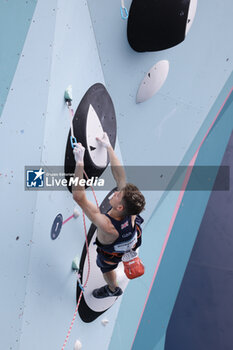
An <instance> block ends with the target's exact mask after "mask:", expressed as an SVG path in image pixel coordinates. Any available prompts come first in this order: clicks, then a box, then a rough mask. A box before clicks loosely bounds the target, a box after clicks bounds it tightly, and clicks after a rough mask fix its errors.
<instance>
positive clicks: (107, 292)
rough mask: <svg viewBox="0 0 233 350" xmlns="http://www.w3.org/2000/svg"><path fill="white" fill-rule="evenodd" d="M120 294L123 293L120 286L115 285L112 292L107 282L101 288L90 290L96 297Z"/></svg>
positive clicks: (117, 295)
mask: <svg viewBox="0 0 233 350" xmlns="http://www.w3.org/2000/svg"><path fill="white" fill-rule="evenodd" d="M121 294H123V291H122V289H121V288H120V287H116V289H115V291H114V292H112V291H111V290H110V289H109V287H108V285H107V284H106V286H103V287H101V288H97V289H94V290H93V292H92V295H93V296H94V297H95V298H98V299H102V298H107V297H119V296H120V295H121Z"/></svg>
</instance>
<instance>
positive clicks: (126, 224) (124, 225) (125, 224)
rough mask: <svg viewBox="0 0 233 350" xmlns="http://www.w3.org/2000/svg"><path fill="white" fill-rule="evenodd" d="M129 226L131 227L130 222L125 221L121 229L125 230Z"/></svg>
mask: <svg viewBox="0 0 233 350" xmlns="http://www.w3.org/2000/svg"><path fill="white" fill-rule="evenodd" d="M127 226H129V222H128V220H127V221H125V222H124V223H123V224H121V229H122V230H123V229H124V228H126V227H127Z"/></svg>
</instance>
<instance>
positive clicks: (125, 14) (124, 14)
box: [121, 6, 129, 19]
mask: <svg viewBox="0 0 233 350" xmlns="http://www.w3.org/2000/svg"><path fill="white" fill-rule="evenodd" d="M128 17H129V14H128V11H127V8H126V7H122V6H121V18H122V19H127V18H128Z"/></svg>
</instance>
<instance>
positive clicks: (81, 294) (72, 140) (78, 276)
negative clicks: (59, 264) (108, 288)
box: [62, 98, 99, 350]
mask: <svg viewBox="0 0 233 350" xmlns="http://www.w3.org/2000/svg"><path fill="white" fill-rule="evenodd" d="M71 101H72V98H70V99H66V105H67V107H68V110H69V112H70V130H71V132H70V133H71V136H70V142H71V147H72V148H74V143H77V140H76V137H75V136H74V128H73V117H74V111H73V109H72V108H71ZM83 172H84V175H85V177H86V179H87V180H88V179H89V178H88V176H87V174H86V172H85V170H84V169H83ZM90 187H91V190H92V193H93V196H94V198H95V202H96V205H97V207H98V208H99V204H98V201H97V197H96V194H95V191H94V188H93V187H92V186H90ZM82 214H83V226H84V234H85V242H86V251H87V260H88V269H87V277H86V281H85V283H84V284H83V285H82V284H81V279H80V278H81V276H80V275H79V273H77V279H78V283H79V287H80V289H81V292H80V295H79V298H78V302H77V306H76V309H75V312H74V316H73V319H72V321H71V324H70V328H69V330H68V333H67V336H66V339H65V341H64V344H63V346H62V350H64V349H65V346H66V344H67V342H68V339H69V337H70V333H71V330H72V328H73V325H74V321H75V319H76V316H77V313H78V308H79V305H80V302H81V299H82V296H83V293H84V289H85V287H86V286H87V282H88V280H89V277H90V270H91V263H90V253H89V246H88V237H87V227H86V220H85V213H84V211H82Z"/></svg>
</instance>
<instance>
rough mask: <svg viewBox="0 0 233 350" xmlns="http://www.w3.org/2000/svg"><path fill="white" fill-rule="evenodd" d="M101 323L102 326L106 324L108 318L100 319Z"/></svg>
mask: <svg viewBox="0 0 233 350" xmlns="http://www.w3.org/2000/svg"><path fill="white" fill-rule="evenodd" d="M101 323H102V325H103V326H107V324H108V323H109V320H107V319H106V318H104V319H103V320H102V321H101Z"/></svg>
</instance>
